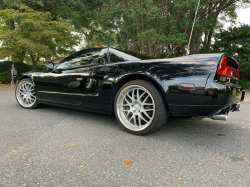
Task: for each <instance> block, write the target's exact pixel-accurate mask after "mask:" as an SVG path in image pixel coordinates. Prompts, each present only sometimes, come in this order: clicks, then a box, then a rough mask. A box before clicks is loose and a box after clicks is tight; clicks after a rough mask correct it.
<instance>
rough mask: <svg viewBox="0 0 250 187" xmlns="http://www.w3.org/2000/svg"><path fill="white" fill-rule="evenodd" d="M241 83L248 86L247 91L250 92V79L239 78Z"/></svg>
mask: <svg viewBox="0 0 250 187" xmlns="http://www.w3.org/2000/svg"><path fill="white" fill-rule="evenodd" d="M239 85H241V86H243V87H245V88H246V91H247V92H250V80H242V79H240V80H239Z"/></svg>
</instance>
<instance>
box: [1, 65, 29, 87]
mask: <svg viewBox="0 0 250 187" xmlns="http://www.w3.org/2000/svg"><path fill="white" fill-rule="evenodd" d="M12 64H14V66H15V69H16V70H17V77H16V78H15V80H18V79H19V78H20V77H21V76H22V73H26V72H28V71H31V70H32V66H29V65H26V64H24V63H22V62H11V61H2V62H0V84H10V82H11V68H12Z"/></svg>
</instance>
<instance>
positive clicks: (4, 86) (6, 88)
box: [0, 84, 16, 90]
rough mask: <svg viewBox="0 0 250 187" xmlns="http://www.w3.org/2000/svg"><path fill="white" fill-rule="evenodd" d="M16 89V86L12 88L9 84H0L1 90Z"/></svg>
mask: <svg viewBox="0 0 250 187" xmlns="http://www.w3.org/2000/svg"><path fill="white" fill-rule="evenodd" d="M15 89H16V85H15V86H14V88H11V87H10V85H9V84H0V90H15Z"/></svg>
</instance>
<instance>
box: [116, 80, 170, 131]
mask: <svg viewBox="0 0 250 187" xmlns="http://www.w3.org/2000/svg"><path fill="white" fill-rule="evenodd" d="M131 85H135V86H136V85H140V86H142V87H144V88H145V89H146V90H148V91H149V92H150V94H151V95H152V97H153V99H154V103H155V115H154V119H153V120H152V122H151V124H150V125H149V126H148V127H147V128H145V129H143V130H141V131H132V130H130V129H128V128H126V127H125V126H124V125H123V124H122V122H121V121H120V120H119V117H118V114H117V102H118V101H117V100H118V97H119V95H120V93H121V92H122V91H123V89H124V88H126V87H127V86H131ZM156 92H158V89H156V90H154V89H153V88H152V87H151V86H149V85H148V84H147V83H145V82H144V81H139V80H134V81H130V82H128V83H126V84H124V85H123V86H122V87H121V88H120V89H119V91H118V92H117V94H116V97H115V103H114V113H115V116H116V119H117V121H118V123H119V124H120V126H121V127H122V128H123V129H124V130H125V131H127V132H129V133H132V134H136V135H144V134H147V133H149V132H152V131H154V129H155V128H156V126H157V124H158V122H159V119H160V118H161V117H164V116H161V112H160V107H159V104H160V103H159V102H160V101H159V99H158V97H157V93H156ZM166 115H167V113H166Z"/></svg>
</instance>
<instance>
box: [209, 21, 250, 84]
mask: <svg viewBox="0 0 250 187" xmlns="http://www.w3.org/2000/svg"><path fill="white" fill-rule="evenodd" d="M214 39H215V42H214V44H213V45H212V48H211V52H225V53H226V54H228V55H230V56H232V57H234V58H235V59H236V60H237V61H238V62H239V63H240V68H241V78H245V79H250V25H242V26H240V27H231V28H229V29H228V30H220V32H219V33H216V34H215V35H214Z"/></svg>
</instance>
